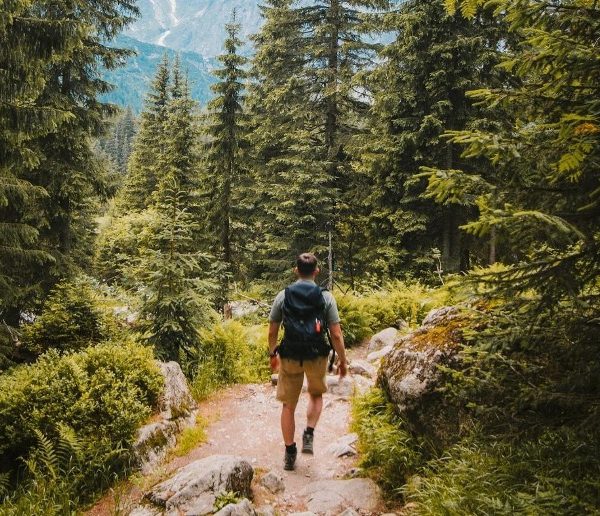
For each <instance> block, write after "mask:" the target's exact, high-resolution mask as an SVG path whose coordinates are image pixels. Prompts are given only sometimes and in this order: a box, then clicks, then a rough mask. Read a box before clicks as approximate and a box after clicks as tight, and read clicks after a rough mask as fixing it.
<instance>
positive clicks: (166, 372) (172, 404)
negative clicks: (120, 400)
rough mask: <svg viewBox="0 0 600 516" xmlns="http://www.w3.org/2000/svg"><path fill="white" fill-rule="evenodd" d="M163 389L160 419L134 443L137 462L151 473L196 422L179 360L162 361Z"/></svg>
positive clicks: (145, 426) (142, 431) (160, 401)
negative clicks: (184, 431)
mask: <svg viewBox="0 0 600 516" xmlns="http://www.w3.org/2000/svg"><path fill="white" fill-rule="evenodd" d="M158 365H159V368H160V372H161V373H162V375H163V378H164V382H165V386H164V391H163V393H162V394H161V396H160V398H159V400H158V406H159V410H160V414H159V420H158V421H153V422H152V423H149V424H147V425H144V426H143V427H141V428H140V429H139V430H138V433H137V437H136V440H135V442H134V444H133V453H134V461H135V464H136V465H137V467H138V468H139V469H141V471H142V473H144V474H148V473H151V472H152V470H153V469H154V468H155V467H156V465H157V464H158V463H159V462H160V461H161V460H163V459H164V458H165V457H166V455H167V452H168V450H169V449H170V448H172V447H173V446H175V444H176V442H177V435H178V434H179V433H180V432H181V431H182V430H183V429H184V428H186V427H189V426H193V425H194V424H195V422H196V415H195V413H194V411H193V409H194V408H195V403H194V399H193V398H192V395H191V393H190V390H189V387H188V384H187V380H186V378H185V376H184V374H183V371H182V370H181V367H180V366H179V364H178V363H177V362H166V363H164V362H159V363H158Z"/></svg>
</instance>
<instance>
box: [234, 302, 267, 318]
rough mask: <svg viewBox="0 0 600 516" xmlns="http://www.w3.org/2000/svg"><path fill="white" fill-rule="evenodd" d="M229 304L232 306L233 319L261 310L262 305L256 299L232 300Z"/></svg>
mask: <svg viewBox="0 0 600 516" xmlns="http://www.w3.org/2000/svg"><path fill="white" fill-rule="evenodd" d="M229 306H230V307H231V317H232V318H233V319H239V318H240V317H244V316H246V315H250V314H253V313H255V312H258V311H259V310H260V305H259V304H258V303H255V302H254V301H230V302H229Z"/></svg>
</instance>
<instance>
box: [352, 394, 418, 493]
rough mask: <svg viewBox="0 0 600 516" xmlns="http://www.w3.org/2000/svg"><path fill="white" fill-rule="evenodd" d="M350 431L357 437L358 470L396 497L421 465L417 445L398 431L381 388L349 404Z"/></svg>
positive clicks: (392, 413)
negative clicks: (364, 472) (362, 469)
mask: <svg viewBox="0 0 600 516" xmlns="http://www.w3.org/2000/svg"><path fill="white" fill-rule="evenodd" d="M352 430H353V431H355V432H356V433H357V434H358V438H359V450H360V452H361V461H360V465H361V467H363V468H365V470H366V471H367V473H368V474H369V475H370V476H372V477H373V479H374V480H375V481H377V482H378V483H379V484H380V485H381V486H382V487H383V489H384V490H385V491H386V493H387V494H388V495H389V496H392V497H396V496H399V494H400V491H399V488H400V487H401V486H403V485H404V484H405V482H406V481H407V479H408V478H409V477H410V476H411V475H412V474H414V473H415V471H416V469H417V467H418V466H419V465H420V464H421V463H422V462H423V456H422V453H421V446H420V443H418V442H417V441H416V440H415V439H414V438H413V437H412V436H411V434H410V433H409V432H408V431H406V430H404V429H403V428H402V421H401V419H400V418H398V416H397V415H396V414H395V412H394V406H393V405H392V404H391V403H390V402H389V401H387V399H386V398H385V394H384V392H383V391H382V390H381V389H378V388H373V389H371V390H370V391H368V392H367V393H366V394H364V395H363V396H360V397H357V398H354V400H353V403H352Z"/></svg>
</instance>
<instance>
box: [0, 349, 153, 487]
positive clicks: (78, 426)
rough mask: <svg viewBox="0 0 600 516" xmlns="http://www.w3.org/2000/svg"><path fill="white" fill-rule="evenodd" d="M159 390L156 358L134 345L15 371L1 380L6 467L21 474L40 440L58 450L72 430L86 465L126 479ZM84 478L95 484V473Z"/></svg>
mask: <svg viewBox="0 0 600 516" xmlns="http://www.w3.org/2000/svg"><path fill="white" fill-rule="evenodd" d="M162 382H163V380H162V376H161V374H160V371H159V370H158V368H157V366H156V363H155V361H154V358H153V355H152V352H151V350H150V349H148V348H145V347H141V346H139V345H137V344H132V343H129V342H125V343H119V344H101V345H97V346H94V347H90V348H87V349H86V350H84V351H81V352H78V353H74V354H68V355H63V356H60V355H59V354H58V353H57V352H55V351H50V352H48V353H46V354H44V355H42V356H41V357H40V358H39V360H38V361H37V362H36V363H34V364H31V365H21V366H17V367H15V368H13V369H12V370H10V371H9V372H7V373H4V374H3V375H1V376H0V455H1V456H2V457H3V464H5V465H6V467H7V468H9V469H10V470H11V471H12V472H13V473H14V472H16V470H17V468H18V467H19V464H20V461H21V460H23V459H27V458H28V457H30V456H31V454H32V452H33V450H34V448H35V446H36V444H37V443H38V441H39V436H40V435H43V436H45V438H47V439H49V440H51V441H52V442H54V441H55V440H56V439H58V438H59V437H62V438H64V437H65V435H66V434H65V431H64V428H65V425H68V427H69V428H70V429H72V431H73V432H75V434H76V435H77V439H78V440H79V442H80V444H81V446H80V449H81V454H82V462H83V463H84V465H85V464H88V466H89V467H90V468H92V467H93V466H94V465H99V464H101V465H102V464H103V465H104V466H106V467H107V468H108V469H109V470H110V471H114V472H119V471H122V470H123V468H124V467H125V466H126V465H127V462H128V455H127V453H126V451H127V449H128V448H129V447H130V446H131V444H132V443H133V440H134V438H135V433H136V430H137V428H138V427H139V425H140V424H141V423H142V422H143V421H144V420H145V419H146V418H147V417H148V416H149V415H150V413H151V411H152V408H153V407H155V406H156V403H157V400H158V396H159V393H160V391H161V389H162ZM69 435H70V434H69ZM88 461H89V462H88ZM86 467H87V466H86ZM98 471H100V470H98ZM86 472H87V474H88V475H91V477H94V474H95V473H94V471H93V469H90V470H86ZM92 483H93V482H92Z"/></svg>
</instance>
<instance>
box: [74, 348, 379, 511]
mask: <svg viewBox="0 0 600 516" xmlns="http://www.w3.org/2000/svg"><path fill="white" fill-rule="evenodd" d="M348 354H349V359H350V360H356V359H362V358H364V356H365V354H366V344H365V345H363V346H359V347H356V348H353V349H351V350H349V353H348ZM275 389H276V387H274V386H272V385H271V384H270V383H269V384H248V385H234V386H231V387H226V388H224V389H222V390H220V391H218V392H216V393H214V394H213V395H212V396H211V397H210V398H208V399H207V400H205V401H203V402H201V403H200V404H199V414H200V415H201V416H202V418H203V419H204V420H205V421H207V422H208V424H207V427H206V440H205V441H204V442H203V443H202V444H200V445H198V446H197V447H195V448H194V449H192V450H191V451H190V452H189V453H188V454H186V455H185V456H181V457H172V456H171V458H170V459H168V460H167V461H166V462H165V463H164V464H163V465H162V466H160V467H159V468H158V469H157V470H156V471H155V472H153V473H152V474H151V475H146V476H143V475H140V474H137V475H134V476H133V477H132V478H130V479H128V480H127V481H126V482H124V483H121V484H120V485H119V486H118V487H116V488H114V489H113V490H111V492H110V493H108V494H107V495H105V496H104V497H103V498H102V499H101V500H100V501H99V502H98V503H97V504H96V505H95V506H94V507H93V508H92V509H91V510H89V511H88V512H87V513H86V514H87V516H108V515H115V514H119V515H127V514H129V512H130V511H131V510H132V509H133V508H134V507H135V506H136V505H137V504H138V503H139V502H140V501H141V499H142V497H143V494H144V492H145V491H147V490H148V489H149V488H150V487H151V486H152V485H154V484H156V483H157V482H159V481H162V480H163V479H165V478H168V477H169V476H171V475H172V474H173V473H174V472H175V471H176V470H178V469H179V468H181V467H183V466H186V465H187V464H189V463H191V462H193V461H195V460H198V459H202V458H205V457H208V456H210V455H217V454H226V455H238V456H241V457H243V458H245V459H246V460H247V461H248V462H250V463H251V464H252V466H253V468H254V470H255V475H254V480H253V483H252V487H253V493H252V494H253V500H252V501H253V503H254V505H255V506H256V507H261V506H264V505H270V506H271V507H273V508H274V509H275V510H276V511H277V513H278V514H290V513H294V512H297V511H303V510H306V500H304V499H303V497H302V495H301V491H302V489H303V488H304V487H306V486H307V485H308V484H309V483H311V482H314V481H317V480H331V479H341V478H345V477H348V475H349V473H350V472H351V471H352V469H353V468H354V467H355V466H356V463H357V461H358V457H357V456H354V457H347V456H344V457H336V456H335V455H334V454H332V453H331V452H329V451H328V450H327V448H328V447H329V446H330V445H331V444H332V443H334V442H335V441H336V440H338V439H339V438H341V437H343V436H345V435H347V434H348V433H350V429H349V424H350V400H349V399H348V397H344V396H337V395H334V394H330V393H326V394H325V395H324V400H323V401H324V403H323V413H322V415H321V419H320V421H319V424H318V426H317V429H316V431H315V442H314V455H307V454H302V453H300V450H299V453H298V459H297V461H296V469H295V470H294V471H284V470H283V452H284V448H283V443H282V438H281V430H280V426H279V417H280V412H281V404H280V403H279V402H278V401H277V400H276V398H275ZM307 399H308V396H307V395H306V394H305V393H303V394H302V395H301V398H300V401H299V403H298V408H297V411H296V442H298V448H299V449H300V447H301V442H302V431H303V429H304V427H305V425H306V416H305V414H306V408H307ZM269 471H276V472H278V473H280V474H281V475H282V476H283V482H284V484H285V491H283V492H282V493H278V494H272V493H270V492H269V491H267V490H266V489H265V488H264V487H262V486H261V485H260V478H261V477H262V476H264V474H266V473H267V472H269ZM385 512H387V511H386V510H384V507H383V503H382V507H381V510H379V511H376V512H375V513H371V514H382V513H385Z"/></svg>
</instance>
